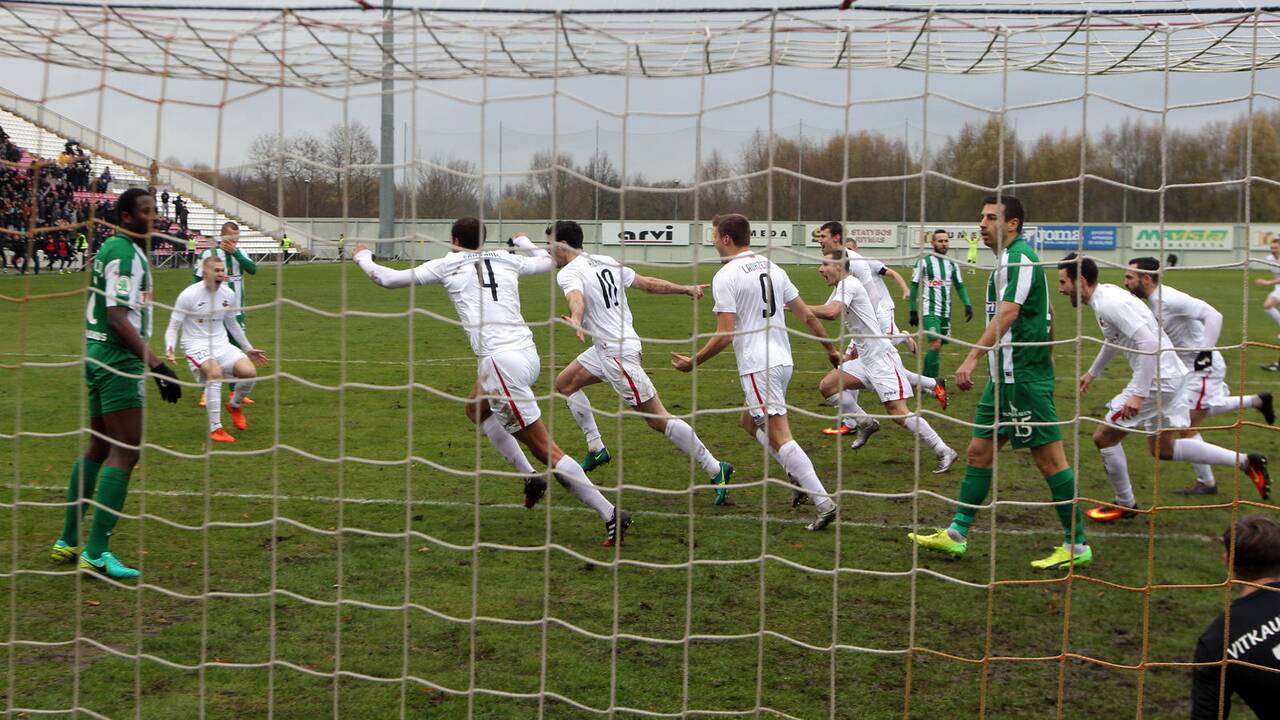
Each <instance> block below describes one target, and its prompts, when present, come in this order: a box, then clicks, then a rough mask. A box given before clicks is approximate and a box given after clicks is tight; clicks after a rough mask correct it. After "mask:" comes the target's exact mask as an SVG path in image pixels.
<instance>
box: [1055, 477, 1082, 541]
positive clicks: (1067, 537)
mask: <svg viewBox="0 0 1280 720" xmlns="http://www.w3.org/2000/svg"><path fill="white" fill-rule="evenodd" d="M1045 482H1047V483H1049V496H1050V497H1052V498H1053V501H1054V502H1062V501H1063V500H1074V499H1075V496H1076V474H1075V472H1074V471H1072V469H1071V468H1067V469H1066V470H1063V471H1062V472H1060V473H1058V474H1056V475H1054V476H1052V477H1049V478H1045ZM1053 509H1054V510H1057V511H1058V520H1060V521H1062V539H1063V542H1065V543H1067V544H1070V543H1073V542H1074V543H1075V544H1077V545H1084V544H1085V539H1084V516H1083V515H1082V514H1081V512H1080V504H1079V503H1076V502H1072V503H1070V504H1063V505H1054V506H1053ZM1073 516H1074V518H1075V537H1074V539H1072V535H1071V521H1072V517H1073Z"/></svg>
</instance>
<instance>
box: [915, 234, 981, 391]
mask: <svg viewBox="0 0 1280 720" xmlns="http://www.w3.org/2000/svg"><path fill="white" fill-rule="evenodd" d="M930 242H931V243H932V245H933V254H932V255H925V256H924V257H922V258H920V261H919V262H917V263H916V269H915V272H913V273H911V316H910V320H909V322H910V323H911V327H916V326H917V325H919V324H920V318H921V315H923V316H924V330H925V333H926V335H927V336H928V338H927V340H928V343H929V349H928V350H927V351H926V352H925V354H924V374H925V376H926V377H938V375H939V373H940V372H941V367H940V365H941V363H940V359H941V356H942V344H943V343H945V342H946V338H947V337H949V336H950V335H951V286H952V285H955V286H956V293H957V294H959V295H960V301H961V302H963V303H964V321H965V322H969V321H970V320H972V319H973V305H972V304H971V303H970V302H969V293H968V291H966V290H965V288H964V279H963V278H961V277H960V266H959V265H957V264H956V263H955V261H954V260H952V259H950V258H948V257H946V254H947V250H949V249H950V248H951V238H950V236H948V235H947V231H946V230H934V231H933V237H932V238H931V239H930ZM917 300H918V301H919V302H917ZM917 305H919V310H920V311H923V312H918V311H917V307H916V306H917Z"/></svg>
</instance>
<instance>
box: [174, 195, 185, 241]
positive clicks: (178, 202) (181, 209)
mask: <svg viewBox="0 0 1280 720" xmlns="http://www.w3.org/2000/svg"><path fill="white" fill-rule="evenodd" d="M173 214H174V217H175V218H176V219H177V221H178V227H180V228H182V231H183V232H186V231H187V203H186V202H185V201H184V200H183V199H182V196H181V195H179V196H177V197H176V198H174V200H173Z"/></svg>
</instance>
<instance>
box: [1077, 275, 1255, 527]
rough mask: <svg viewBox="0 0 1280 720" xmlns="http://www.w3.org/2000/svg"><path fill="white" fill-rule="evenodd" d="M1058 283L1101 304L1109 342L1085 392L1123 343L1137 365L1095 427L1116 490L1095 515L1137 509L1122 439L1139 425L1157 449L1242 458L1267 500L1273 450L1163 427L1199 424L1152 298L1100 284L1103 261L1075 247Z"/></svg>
mask: <svg viewBox="0 0 1280 720" xmlns="http://www.w3.org/2000/svg"><path fill="white" fill-rule="evenodd" d="M1058 290H1059V292H1061V293H1062V294H1063V295H1066V296H1068V297H1069V298H1071V305H1072V306H1073V307H1074V306H1077V305H1078V304H1079V303H1084V304H1085V305H1088V306H1089V307H1091V308H1093V312H1094V314H1095V315H1096V316H1097V319H1098V326H1099V328H1101V330H1102V334H1103V340H1104V341H1105V343H1106V344H1104V345H1103V346H1102V349H1101V350H1099V351H1098V357H1097V358H1096V359H1095V360H1094V361H1093V365H1092V366H1091V367H1090V368H1089V371H1088V372H1086V373H1085V374H1084V375H1082V376H1081V377H1080V392H1082V393H1083V392H1086V391H1088V389H1089V387H1090V385H1092V384H1093V381H1094V379H1095V378H1096V377H1098V376H1099V375H1100V374H1102V370H1103V368H1105V367H1106V365H1107V363H1108V362H1110V361H1111V358H1112V357H1114V356H1115V354H1116V351H1117V350H1123V351H1124V353H1125V355H1126V356H1127V358H1128V360H1129V365H1130V367H1132V368H1133V379H1132V380H1130V381H1129V384H1128V385H1127V386H1126V387H1125V389H1124V390H1122V391H1121V392H1120V394H1119V395H1116V396H1115V398H1113V399H1112V400H1111V402H1110V403H1108V406H1107V418H1106V419H1107V422H1108V424H1106V425H1099V426H1098V429H1097V430H1096V431H1095V432H1094V433H1093V442H1094V445H1096V446H1097V448H1098V452H1100V453H1102V465H1103V467H1104V468H1105V469H1106V471H1107V478H1108V479H1109V480H1110V481H1111V486H1112V488H1113V489H1114V490H1115V507H1108V508H1095V509H1093V510H1090V511H1089V512H1088V513H1087V514H1088V516H1089V517H1090V518H1092V519H1094V520H1097V521H1099V522H1110V521H1112V520H1116V519H1119V518H1123V517H1130V516H1132V515H1133V510H1132V509H1133V508H1136V507H1137V500H1136V499H1135V498H1134V495H1133V486H1132V484H1131V483H1130V481H1129V462H1128V459H1127V458H1126V457H1125V454H1124V448H1122V447H1121V446H1120V443H1121V441H1123V440H1124V438H1125V436H1126V435H1128V434H1129V432H1130V431H1131V430H1134V429H1139V428H1140V429H1143V430H1147V431H1150V432H1152V433H1154V434H1152V435H1150V436H1149V438H1150V441H1149V447H1150V449H1151V454H1152V455H1153V456H1156V457H1159V458H1160V459H1162V460H1186V461H1190V462H1201V463H1206V464H1209V465H1236V466H1238V467H1239V468H1240V469H1241V470H1244V471H1245V472H1246V473H1248V475H1249V477H1250V478H1251V479H1252V480H1253V481H1254V484H1255V485H1256V486H1257V488H1258V492H1259V494H1261V495H1262V497H1263V499H1264V500H1265V499H1266V498H1267V496H1268V495H1269V494H1270V488H1271V478H1270V476H1269V475H1268V474H1267V459H1266V457H1264V456H1262V455H1261V454H1258V453H1250V454H1248V455H1245V454H1243V453H1236V452H1232V451H1231V450H1227V449H1226V448H1222V447H1218V446H1217V445H1212V444H1210V443H1207V442H1205V441H1204V440H1202V439H1200V437H1199V436H1198V435H1197V436H1195V437H1186V438H1177V437H1176V433H1171V432H1161V431H1167V430H1171V429H1175V428H1187V427H1190V426H1191V418H1190V415H1189V413H1188V410H1189V409H1190V404H1189V403H1188V402H1187V395H1186V391H1185V388H1184V387H1183V383H1184V380H1185V378H1186V377H1187V368H1186V366H1185V365H1183V364H1182V360H1180V359H1179V358H1178V356H1177V354H1176V353H1175V352H1174V351H1173V348H1174V344H1173V341H1172V340H1170V339H1169V336H1168V335H1167V334H1165V332H1164V330H1163V329H1162V328H1160V327H1159V326H1158V325H1157V323H1156V318H1155V315H1153V314H1152V313H1151V310H1150V309H1149V308H1148V307H1147V306H1146V304H1145V303H1143V302H1142V301H1141V300H1139V299H1137V298H1136V297H1134V296H1133V295H1131V294H1130V293H1129V292H1127V291H1126V290H1124V289H1123V288H1120V287H1118V286H1116V285H1111V284H1109V283H1102V284H1099V283H1098V266H1097V265H1096V264H1095V263H1094V262H1093V261H1092V260H1090V259H1088V258H1077V256H1076V254H1075V253H1071V254H1069V255H1067V257H1066V258H1064V259H1063V261H1062V263H1061V264H1059V265H1058ZM1157 376H1158V377H1157Z"/></svg>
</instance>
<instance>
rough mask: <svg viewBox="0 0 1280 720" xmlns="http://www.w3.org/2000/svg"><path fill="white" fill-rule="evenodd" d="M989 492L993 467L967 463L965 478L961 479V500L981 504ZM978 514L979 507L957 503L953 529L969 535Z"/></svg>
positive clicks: (952, 521) (971, 503) (952, 524)
mask: <svg viewBox="0 0 1280 720" xmlns="http://www.w3.org/2000/svg"><path fill="white" fill-rule="evenodd" d="M989 492H991V468H980V467H974V466H972V465H965V466H964V480H961V481H960V502H962V503H968V504H970V505H981V504H982V503H984V502H986V501H987V493H989ZM977 514H978V509H977V508H971V507H965V506H963V505H957V506H956V515H955V517H953V518H951V527H952V529H954V530H955V531H956V532H958V533H960V534H961V535H963V536H965V537H969V526H970V525H972V524H973V516H974V515H977Z"/></svg>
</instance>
